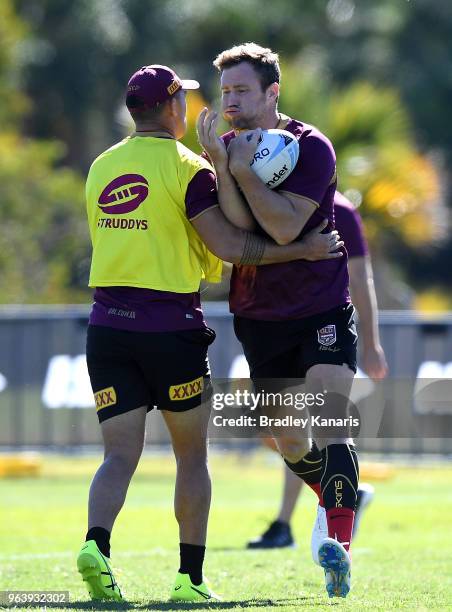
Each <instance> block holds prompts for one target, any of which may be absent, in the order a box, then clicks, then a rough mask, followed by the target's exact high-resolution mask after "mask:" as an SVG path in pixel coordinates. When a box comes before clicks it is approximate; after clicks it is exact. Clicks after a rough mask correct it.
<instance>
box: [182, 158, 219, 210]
mask: <svg viewBox="0 0 452 612" xmlns="http://www.w3.org/2000/svg"><path fill="white" fill-rule="evenodd" d="M214 206H218V195H217V183H216V179H215V174H214V173H213V172H212V170H210V169H209V168H201V169H200V170H198V172H196V174H195V175H194V176H193V177H192V179H191V181H190V182H189V183H188V186H187V191H186V192H185V211H186V214H187V217H188V219H190V221H193V219H195V218H196V217H198V216H199V215H200V214H202V213H203V212H205V211H206V210H208V209H209V208H213V207H214Z"/></svg>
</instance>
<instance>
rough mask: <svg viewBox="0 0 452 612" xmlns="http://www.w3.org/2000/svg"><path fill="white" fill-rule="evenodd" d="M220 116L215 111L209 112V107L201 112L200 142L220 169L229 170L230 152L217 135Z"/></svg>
mask: <svg viewBox="0 0 452 612" xmlns="http://www.w3.org/2000/svg"><path fill="white" fill-rule="evenodd" d="M218 120H219V116H218V113H216V112H215V111H211V112H210V113H209V111H208V109H207V108H203V110H202V111H201V112H200V113H199V116H198V119H197V121H196V131H197V133H198V140H199V144H200V145H201V146H202V148H203V149H204V151H205V152H206V153H207V155H208V156H209V157H210V161H211V162H212V164H213V165H214V166H215V169H216V170H217V171H218V170H227V168H228V152H227V151H226V146H225V144H224V142H223V141H222V139H221V138H219V137H218V136H217V127H218Z"/></svg>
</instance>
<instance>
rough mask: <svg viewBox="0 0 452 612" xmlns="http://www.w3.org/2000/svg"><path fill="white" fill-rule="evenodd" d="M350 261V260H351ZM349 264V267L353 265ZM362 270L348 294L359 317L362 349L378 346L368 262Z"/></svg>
mask: <svg viewBox="0 0 452 612" xmlns="http://www.w3.org/2000/svg"><path fill="white" fill-rule="evenodd" d="M351 261H352V260H351ZM351 261H350V262H349V266H351V265H353V264H351ZM363 266H364V270H363V271H362V273H361V275H358V276H356V275H355V279H354V280H353V277H352V274H351V275H350V276H351V278H352V282H351V283H350V292H351V297H352V300H353V303H354V305H355V306H356V309H357V311H358V315H359V328H360V336H361V338H362V341H363V345H364V347H365V348H366V347H375V346H377V345H378V344H380V337H379V332H378V314H377V313H378V307H377V297H376V295H375V287H374V282H373V278H372V268H371V265H370V262H369V261H367V258H366V260H365V261H364V262H363Z"/></svg>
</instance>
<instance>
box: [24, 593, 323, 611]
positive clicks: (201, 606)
mask: <svg viewBox="0 0 452 612" xmlns="http://www.w3.org/2000/svg"><path fill="white" fill-rule="evenodd" d="M313 599H314V597H306V596H300V597H294V598H292V599H287V598H285V599H247V600H241V601H240V600H237V601H217V602H211V603H207V602H199V603H195V602H193V603H178V602H174V603H173V602H169V601H168V602H163V601H155V600H150V601H148V602H147V603H132V602H121V603H118V602H108V601H105V602H100V601H99V602H95V603H94V602H91V601H71V602H70V603H67V604H65V605H64V606H61V604H59V606H56V605H55V606H52V605H50V606H49V605H48V606H47V607H48V608H52V607H59V608H60V609H63V607H64V609H65V610H70V609H76V610H92V611H93V612H97V611H104V610H105V611H107V610H108V611H111V612H115V611H116V610H117V611H118V612H119V611H120V610H161V611H165V610H168V611H170V610H172V611H173V612H174V611H176V610H177V611H179V610H180V611H182V610H206V609H207V610H232V609H233V608H237V607H240V608H241V609H245V608H262V609H264V610H269V609H271V608H282V607H283V606H290V605H292V606H294V607H295V606H300V605H303V604H308V603H309V604H310V605H316V604H317V603H318V605H324V604H325V602H316V601H313ZM30 607H35V606H30Z"/></svg>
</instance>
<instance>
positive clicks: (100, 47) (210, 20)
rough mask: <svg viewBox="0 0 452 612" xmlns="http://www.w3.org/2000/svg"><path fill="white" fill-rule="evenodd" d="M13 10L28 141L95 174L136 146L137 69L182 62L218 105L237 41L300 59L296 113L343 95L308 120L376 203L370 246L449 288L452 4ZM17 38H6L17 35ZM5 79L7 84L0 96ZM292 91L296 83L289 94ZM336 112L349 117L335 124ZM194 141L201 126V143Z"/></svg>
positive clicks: (129, 2)
mask: <svg viewBox="0 0 452 612" xmlns="http://www.w3.org/2000/svg"><path fill="white" fill-rule="evenodd" d="M2 6H3V7H4V6H7V7H10V13H11V14H12V9H11V7H12V6H14V7H15V9H16V10H17V12H18V14H19V15H20V17H21V19H22V21H20V20H18V19H17V17H15V18H14V19H15V22H16V23H17V24H20V28H22V31H21V32H19V33H18V34H17V35H16V38H15V39H14V40H13V41H12V44H9V46H5V49H6V54H7V57H8V58H9V59H8V62H9V64H8V65H9V67H10V68H11V67H12V68H13V69H14V71H15V74H16V77H17V78H16V81H15V85H16V87H15V91H16V92H17V91H25V92H26V93H27V95H28V98H29V100H31V101H32V106H31V109H30V112H29V113H28V114H27V115H24V114H23V111H21V112H20V113H19V118H21V126H22V130H23V133H25V134H27V135H29V136H31V137H32V138H39V139H41V138H43V139H57V140H59V141H62V142H64V143H65V144H66V150H65V152H61V154H62V155H63V157H62V158H60V161H59V162H58V165H61V164H62V163H68V164H69V165H70V166H71V167H73V168H78V169H80V170H82V171H83V173H85V172H86V171H87V169H88V167H89V164H90V162H91V161H92V159H94V157H95V156H96V155H97V154H98V153H99V152H101V151H102V150H104V149H105V148H106V147H107V146H109V145H110V144H112V143H114V142H117V141H118V140H119V139H120V138H121V137H122V136H123V135H124V130H125V125H127V121H124V113H123V98H124V88H125V81H126V79H127V77H128V76H129V75H130V74H131V73H132V72H133V71H134V70H136V68H137V67H139V66H141V65H143V64H149V63H166V64H169V65H171V66H173V67H174V68H176V70H177V71H178V72H180V74H181V75H182V76H188V77H194V78H197V79H198V80H199V81H200V82H201V85H202V92H201V93H202V95H203V96H204V97H205V98H206V99H213V100H215V99H217V97H218V83H217V75H216V73H215V71H214V69H213V67H212V64H211V62H212V59H213V58H214V57H215V55H216V54H217V53H218V52H219V51H221V50H222V49H224V48H226V47H229V46H231V45H232V44H234V43H238V42H242V41H244V40H256V41H257V42H259V43H260V44H263V45H268V46H271V47H273V48H274V49H276V50H278V51H279V52H280V54H281V57H282V58H283V59H284V60H285V62H286V63H287V64H288V65H290V66H291V65H292V64H293V63H296V62H297V61H298V60H299V59H300V58H301V72H297V71H295V72H294V73H293V74H291V77H290V78H291V80H293V81H294V82H295V83H297V84H298V85H299V86H300V87H299V89H297V88H295V87H294V88H292V90H293V93H292V100H291V102H290V104H291V105H292V106H289V104H288V106H287V108H288V109H293V110H291V111H290V112H293V114H294V115H295V116H298V117H301V118H303V119H310V117H311V115H310V114H307V113H308V109H309V107H310V105H309V103H308V102H309V100H310V99H311V98H312V99H315V96H316V92H317V90H319V91H320V90H321V91H323V95H325V93H326V92H328V91H329V90H332V91H337V92H338V93H337V95H336V99H335V100H334V103H333V95H335V94H332V95H329V96H328V99H329V100H330V103H329V104H321V105H319V106H318V107H317V109H316V107H315V106H314V105H311V110H309V113H311V111H312V113H314V110H316V114H313V115H312V122H313V123H315V124H317V125H319V127H324V126H326V127H324V129H326V131H327V133H329V134H330V136H331V138H332V140H333V142H334V143H335V145H336V148H338V153H339V156H338V157H339V169H340V173H341V188H343V189H349V190H353V193H354V197H356V198H357V200H356V201H358V200H359V199H360V198H362V199H363V204H362V211H363V214H364V216H365V217H366V223H367V226H368V230H369V232H370V236H371V239H373V240H374V243H375V245H377V246H378V245H382V244H384V245H385V246H384V251H385V253H386V254H388V255H389V256H390V258H391V260H392V261H394V262H396V263H395V265H397V266H398V267H399V268H400V270H401V271H402V272H403V274H405V275H407V276H408V278H410V280H411V282H412V283H413V284H414V285H415V286H417V287H421V288H422V287H424V286H427V285H431V284H432V283H437V284H438V285H442V286H443V287H445V288H447V287H448V284H449V283H448V280H447V278H448V274H447V272H448V269H447V268H448V255H449V260H450V257H451V256H452V239H450V238H449V241H448V242H445V243H443V244H442V245H441V244H440V243H438V242H436V243H435V246H434V248H433V247H432V243H431V242H429V243H427V242H426V241H425V239H426V237H427V236H430V237H432V236H433V235H434V233H435V232H434V231H433V230H434V227H433V225H432V223H431V220H432V216H431V215H429V213H428V211H434V212H435V211H437V210H438V207H436V206H435V205H434V204H433V202H434V201H435V198H436V194H437V191H438V189H437V187H438V185H437V177H436V176H435V177H433V175H432V173H431V169H432V164H431V160H430V159H429V158H428V157H426V155H425V151H426V150H429V151H430V150H433V151H434V152H435V155H436V154H437V152H438V150H439V155H440V156H441V155H443V157H444V159H448V158H449V159H450V158H452V144H451V143H452V139H451V138H449V132H450V130H451V129H452V128H451V127H450V125H451V124H450V122H449V119H448V112H449V107H450V102H451V101H452V94H451V86H450V79H449V76H448V75H449V72H450V70H449V66H450V62H451V61H452V57H451V54H452V46H451V45H450V44H449V37H448V32H449V31H450V28H451V27H452V4H451V3H450V2H449V0H437V1H436V2H435V3H431V2H428V0H416V1H415V2H414V1H412V2H405V1H404V0H400V1H399V2H394V0H379V2H378V3H376V2H375V1H374V0H360V1H359V2H357V1H356V0H322V1H320V0H313V1H312V2H298V3H297V2H293V1H292V0H274V1H273V2H272V3H266V5H265V15H264V14H263V9H262V6H263V5H262V2H261V1H260V0H205V2H202V3H200V2H197V1H195V0H149V1H146V2H143V0H96V1H95V2H93V1H92V0H65V2H61V1H60V0H16V1H15V2H14V4H13V3H12V2H11V0H8V1H6V2H3V3H2ZM11 18H12V17H11V15H10V19H11ZM25 26H26V27H25ZM0 27H1V26H0ZM14 31H15V30H14V28H12V30H11V31H10V29H9V27H8V28H5V33H6V34H7V35H8V36H9V37H11V36H12V35H13V34H11V32H13V33H14ZM10 43H11V40H10ZM8 49H13V53H12V55H11V54H10V55H8V53H9V51H8ZM2 53H3V52H0V66H1V62H2V57H4V55H2ZM300 54H301V55H300ZM299 66H300V64H299ZM309 71H312V74H313V75H314V77H315V78H312V79H311V80H309V79H308V81H307V83H309V88H308V87H305V86H304V84H303V79H305V78H307V76H309V74H308V72H309ZM0 74H4V72H3V71H2V72H1V73H0ZM19 77H20V80H19ZM3 81H4V79H3V78H1V77H0V91H1V87H2V85H1V83H2V82H3ZM20 81H21V82H20ZM9 82H12V81H9ZM287 84H288V75H287V74H285V75H284V81H283V91H284V92H285V91H286V86H287ZM12 92H13V93H12V95H13V96H14V90H12ZM284 95H286V94H284ZM287 95H288V94H287ZM347 96H348V97H347ZM380 96H381V98H382V99H381V100H379V98H380ZM317 99H318V98H317ZM344 99H347V101H348V102H347V103H345V102H343V100H344ZM400 99H402V103H403V104H401V103H400ZM19 100H20V96H17V102H19ZM22 100H24V98H23V97H22ZM193 100H194V102H195V105H196V104H197V103H198V102H197V99H195V98H192V101H193ZM214 104H215V102H214ZM316 104H317V102H316ZM350 104H352V105H354V108H355V111H354V119H355V122H356V125H354V126H353V129H350V125H349V126H348V127H347V123H346V121H345V120H346V119H347V117H348V113H349V109H348V106H349V105H350ZM360 104H361V108H359V106H360ZM385 104H386V106H387V107H388V109H389V110H388V112H389V115H390V116H391V121H393V122H395V123H396V125H395V128H394V129H395V132H394V133H393V139H394V140H396V138H397V139H399V138H401V137H402V144H401V147H400V149H399V150H396V147H395V146H393V147H391V148H389V146H388V142H389V140H390V135H389V132H390V130H391V129H392V127H391V121H390V120H389V118H388V117H386V116H385V115H386V111H385V110H384V108H385ZM19 106H20V105H19ZM396 107H397V108H398V110H397V112H396V110H395V109H396ZM334 108H335V109H336V110H335V111H334ZM322 109H323V110H322ZM403 109H405V110H403ZM305 111H306V112H305ZM358 111H360V112H358ZM333 112H336V113H337V114H338V117H336V118H335V119H334V122H333V120H332V116H331V114H332V113H333ZM321 113H324V117H320V114H321ZM339 114H341V116H339ZM367 114H369V115H372V116H373V117H374V118H375V120H378V121H380V122H381V123H382V125H384V126H385V128H384V129H385V130H386V133H385V134H383V133H382V131H381V129H380V131H378V130H377V129H376V127H375V129H374V130H373V131H371V133H368V134H366V133H363V134H361V133H359V129H361V127H363V128H365V129H367V130H369V125H368V124H369V122H367V125H366V115H367ZM408 115H409V117H410V118H411V120H412V123H411V125H410V121H408V119H407V117H408ZM327 120H328V121H329V122H331V125H332V126H333V125H336V126H337V127H338V126H339V125H340V124H341V121H342V123H344V125H345V126H346V130H345V131H343V132H341V130H340V129H339V127H338V129H337V130H336V128H334V130H335V131H329V127H328V123H326V121H327ZM324 121H325V123H324ZM404 122H405V128H403V130H402V124H403V123H404ZM362 124H363V125H362ZM189 125H190V126H192V125H193V124H192V122H191V119H190V123H189ZM347 130H348V131H347ZM336 132H337V133H336ZM193 136H194V132H193V129H191V132H190V131H189V134H188V136H187V141H186V142H187V144H189V146H191V144H192V141H193ZM349 138H350V142H348V141H347V139H349ZM382 142H383V143H385V144H384V146H383V145H381V143H382ZM414 143H416V145H417V149H416V148H415V145H414ZM361 145H362V146H363V148H362V149H359V148H360V147H361ZM380 149H381V150H380ZM409 151H411V152H412V155H411V157H410V155H409V153H408V152H409ZM402 160H404V161H403V163H402ZM53 163H55V162H53ZM413 169H414V170H413ZM403 175H404V176H405V179H404V180H402V179H401V177H402V176H403ZM371 176H372V180H373V181H374V182H373V183H372V184H371ZM378 177H380V178H379V179H378ZM409 177H412V178H413V180H414V179H415V180H414V183H413V185H414V187H413V186H410V183H411V180H410V179H409ZM446 178H447V177H446ZM429 182H430V186H431V191H430V192H429V193H427V191H428V189H427V188H426V185H427V184H428V183H429ZM446 184H447V182H446ZM411 188H413V189H414V191H415V194H414V199H413V197H411ZM408 189H410V193H408V192H407V190H408ZM394 190H395V191H394ZM353 193H352V195H353ZM423 193H424V194H425V196H426V198H425V202H424V203H421V199H422V194H423ZM397 194H398V195H397ZM399 196H400V197H399ZM447 197H450V194H448V193H446V198H447ZM386 199H388V201H386ZM383 200H385V203H383ZM378 201H380V206H378V205H377V202H378ZM435 214H436V212H435ZM433 216H435V215H433ZM423 221H426V223H423ZM427 230H428V231H427ZM432 232H433V233H432ZM413 241H415V242H416V245H415V244H414V242H413ZM422 241H424V243H425V245H426V246H425V247H424V248H422V247H421V246H420V244H421V242H422ZM388 244H389V247H388V246H387V245H388ZM382 251H383V249H382ZM83 259H84V258H82V260H83ZM85 259H86V258H85ZM77 266H78V264H77V265H76V266H75V268H74V265H71V269H76V270H77V269H78V268H77ZM77 274H78V273H77V272H72V273H71V274H70V275H68V278H69V277H71V278H78V277H77ZM77 282H78V281H77ZM82 284H83V283H82ZM74 287H78V285H77V284H76V285H74Z"/></svg>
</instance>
